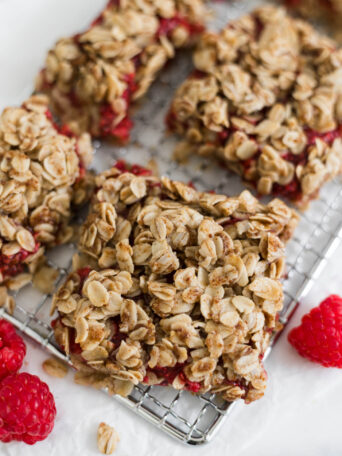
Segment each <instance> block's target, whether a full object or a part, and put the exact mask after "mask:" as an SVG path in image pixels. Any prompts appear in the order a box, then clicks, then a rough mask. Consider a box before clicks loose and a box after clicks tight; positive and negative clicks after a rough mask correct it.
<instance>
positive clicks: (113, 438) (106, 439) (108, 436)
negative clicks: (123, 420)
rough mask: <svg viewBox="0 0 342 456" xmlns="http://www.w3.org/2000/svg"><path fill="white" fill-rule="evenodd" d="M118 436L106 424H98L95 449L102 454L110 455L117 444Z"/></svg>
mask: <svg viewBox="0 0 342 456" xmlns="http://www.w3.org/2000/svg"><path fill="white" fill-rule="evenodd" d="M119 440H120V439H119V434H118V433H117V432H116V430H115V429H114V428H113V427H111V426H109V425H108V424H106V423H100V424H99V427H98V428H97V447H98V449H99V450H100V452H101V453H102V454H112V453H114V451H115V450H116V445H117V444H118V442H119Z"/></svg>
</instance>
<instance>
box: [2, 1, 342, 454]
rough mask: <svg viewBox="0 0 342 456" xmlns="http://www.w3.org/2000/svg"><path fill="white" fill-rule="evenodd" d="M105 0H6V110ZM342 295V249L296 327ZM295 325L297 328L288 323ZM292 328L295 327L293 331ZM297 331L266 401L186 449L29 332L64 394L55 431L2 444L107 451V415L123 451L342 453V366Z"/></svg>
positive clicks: (7, 449)
mask: <svg viewBox="0 0 342 456" xmlns="http://www.w3.org/2000/svg"><path fill="white" fill-rule="evenodd" d="M104 3H105V1H103V0H0V62H1V63H0V65H1V70H0V108H1V109H3V107H5V106H6V105H13V104H17V103H18V104H19V103H20V102H21V101H22V100H23V99H24V98H25V97H26V96H28V95H29V94H30V92H31V90H32V85H33V80H34V77H35V75H36V74H37V71H38V70H39V68H40V67H41V66H42V64H43V61H44V56H45V53H46V50H47V49H48V48H49V47H50V46H51V45H52V44H53V43H54V41H55V40H56V39H57V38H58V37H60V36H63V35H68V34H71V33H74V32H76V31H78V30H80V29H82V28H83V27H84V26H86V25H87V24H88V23H89V21H90V20H91V19H92V18H93V17H94V16H95V15H96V14H97V12H98V11H99V10H100V9H101V7H102V6H103V5H104ZM331 293H340V294H342V249H339V250H338V251H336V252H335V254H334V258H333V260H331V261H330V263H329V265H328V267H327V268H326V269H325V271H324V272H323V274H322V276H321V277H320V279H319V281H318V282H317V283H316V284H315V286H314V288H313V289H312V291H311V293H310V294H309V296H308V297H307V299H306V300H305V302H302V303H301V306H300V308H299V310H298V311H297V312H296V314H295V316H294V317H293V319H292V321H291V323H290V325H289V326H290V327H293V326H294V325H296V324H297V323H298V321H299V320H300V317H301V316H302V314H303V313H305V312H307V311H308V309H309V308H310V307H312V306H314V305H317V304H318V303H319V302H320V300H321V299H323V298H325V297H326V296H327V295H328V294H331ZM288 329H289V328H288ZM287 331H288V330H287ZM287 331H286V332H285V333H284V334H283V335H282V336H281V338H280V340H279V341H278V343H277V345H276V347H275V348H274V350H273V352H272V354H271V357H270V358H269V360H268V361H267V370H268V374H269V386H268V390H267V393H266V396H265V398H264V399H262V400H260V401H258V402H256V403H254V404H252V405H249V406H244V405H242V404H241V405H240V406H239V407H237V408H236V409H235V410H234V411H233V414H232V415H231V417H230V418H228V420H227V421H226V422H225V423H224V425H223V427H222V428H221V430H220V431H219V433H218V435H217V436H216V437H215V439H214V440H213V441H212V442H211V443H210V444H208V445H205V446H202V447H186V446H184V445H182V444H180V443H178V442H176V441H174V440H172V439H171V438H169V437H167V436H166V435H165V434H164V433H162V432H161V431H159V430H157V429H155V428H154V427H153V426H152V425H150V424H148V423H146V422H144V421H143V420H142V419H141V418H139V417H137V416H136V415H134V414H133V413H132V412H131V411H130V410H127V409H125V408H124V406H122V405H120V404H118V403H117V402H116V401H115V400H110V399H108V397H107V396H106V395H105V394H103V393H101V392H98V391H94V390H92V389H88V388H85V387H81V386H77V385H75V384H73V381H72V374H71V373H69V375H68V377H67V378H66V379H54V378H51V377H48V376H47V375H46V374H45V373H44V372H43V370H42V368H41V363H42V362H43V360H44V359H46V358H47V356H48V355H47V353H45V352H44V351H43V350H42V349H40V347H39V346H38V345H36V344H33V343H31V342H30V341H28V340H27V346H28V354H27V357H26V360H25V365H24V368H23V370H25V371H28V372H30V373H32V374H37V375H39V376H40V377H41V378H42V379H43V380H44V381H46V382H47V383H48V384H49V386H50V388H51V390H52V392H53V394H54V396H55V400H56V406H57V411H58V416H57V420H56V424H55V428H54V430H53V433H52V434H51V435H50V436H49V437H48V439H47V440H45V441H44V442H41V443H38V444H36V445H34V446H33V447H30V446H26V445H24V444H21V443H11V444H1V443H0V455H1V456H19V455H20V456H62V455H63V456H81V455H82V456H88V455H89V456H91V455H98V454H99V453H98V451H97V448H96V430H97V426H98V424H99V422H100V421H106V422H107V423H108V424H111V425H113V426H114V427H115V428H116V429H117V431H118V432H119V435H120V438H121V441H120V443H119V445H118V448H117V452H116V453H115V454H117V455H118V456H126V455H127V456H132V455H137V456H138V455H139V456H171V455H173V456H179V455H182V456H193V455H196V456H197V455H198V456H201V455H206V456H214V455H215V456H221V455H225V456H230V455H231V456H249V455H253V456H259V455H260V456H288V455H290V456H292V455H294V456H297V455H298V456H306V455H310V456H323V455H324V456H330V455H332V456H335V455H336V456H337V455H342V432H341V410H342V372H341V371H338V370H336V369H324V368H322V367H320V366H316V365H314V364H311V363H310V362H308V361H306V360H304V359H302V358H300V357H299V356H297V354H296V353H295V352H294V350H293V349H292V348H291V346H290V345H289V344H288V342H287V339H286V334H287Z"/></svg>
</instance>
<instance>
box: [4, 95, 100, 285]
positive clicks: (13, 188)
mask: <svg viewBox="0 0 342 456" xmlns="http://www.w3.org/2000/svg"><path fill="white" fill-rule="evenodd" d="M91 156H92V148H91V143H90V137H89V135H88V134H83V135H82V136H80V137H79V138H76V137H69V136H66V135H65V134H63V133H61V132H60V131H59V128H58V127H57V126H56V125H55V124H54V122H53V120H52V117H51V114H50V113H49V111H48V100H47V97H46V96H45V95H34V96H32V97H31V98H29V99H28V100H26V101H25V102H24V103H23V104H22V106H21V107H18V108H13V107H10V108H6V109H5V110H4V111H3V112H2V114H1V116H0V251H1V253H0V283H2V282H4V281H6V280H8V282H9V283H8V285H9V287H10V288H11V289H16V288H18V286H19V285H20V284H22V285H24V284H26V283H27V282H28V281H29V280H30V278H31V277H30V275H28V274H25V273H24V271H25V266H26V267H27V269H28V271H29V272H31V273H32V272H34V271H35V270H36V269H37V268H38V266H40V265H41V262H42V255H43V253H44V249H45V247H46V246H53V245H56V244H60V243H63V242H66V241H68V240H69V239H70V236H71V234H72V229H71V227H70V226H69V219H70V216H71V214H70V209H71V204H72V203H77V204H82V203H83V202H84V200H85V199H86V197H87V196H88V192H87V186H86V185H85V183H84V179H83V178H84V174H85V167H86V166H87V165H88V164H89V162H90V160H91ZM22 272H23V274H20V273H22ZM18 274H19V275H18ZM52 275H53V274H52ZM14 276H16V277H14Z"/></svg>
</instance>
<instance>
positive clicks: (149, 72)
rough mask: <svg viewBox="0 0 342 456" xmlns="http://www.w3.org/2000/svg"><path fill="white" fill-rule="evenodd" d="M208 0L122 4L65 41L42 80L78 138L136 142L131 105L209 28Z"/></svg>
mask: <svg viewBox="0 0 342 456" xmlns="http://www.w3.org/2000/svg"><path fill="white" fill-rule="evenodd" d="M205 15H206V12H205V9H204V6H203V3H202V0H166V1H165V0H115V1H110V2H109V3H108V5H107V7H106V9H105V10H104V11H103V12H102V14H101V15H100V16H99V17H98V18H97V19H96V20H95V21H94V22H93V23H92V25H91V27H90V28H89V29H88V30H87V31H85V32H84V33H81V34H78V35H75V36H73V37H71V38H63V39H61V40H59V41H58V42H57V44H56V46H55V47H54V48H53V49H52V50H51V51H50V52H49V53H48V56H47V59H46V67H45V68H44V70H43V71H42V72H41V73H40V75H39V77H38V80H37V88H38V90H42V91H44V92H45V93H47V94H48V95H49V97H50V98H51V105H52V108H53V110H54V112H55V113H56V114H57V115H58V116H60V117H61V118H62V121H63V123H65V124H69V126H70V128H71V129H72V130H73V131H74V132H75V133H77V134H79V133H80V132H84V131H88V132H90V133H91V134H92V135H93V136H96V137H109V138H113V139H116V140H119V141H127V140H128V138H129V133H130V129H131V128H132V121H131V119H130V115H129V111H130V106H131V105H132V104H134V103H135V102H136V101H137V100H138V99H140V98H141V97H142V96H143V95H144V94H145V93H146V91H147V90H148V88H149V87H150V85H151V84H152V82H153V81H154V80H155V78H156V75H157V73H158V72H159V70H160V69H161V68H163V67H164V65H165V64H166V63H167V61H168V60H169V59H171V58H172V57H174V55H175V52H176V49H178V48H181V47H184V46H187V45H189V44H190V43H192V42H193V41H194V39H195V38H196V37H197V36H198V35H199V33H200V32H202V30H203V21H204V18H205Z"/></svg>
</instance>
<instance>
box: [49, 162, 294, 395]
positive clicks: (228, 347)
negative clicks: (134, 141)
mask: <svg viewBox="0 0 342 456" xmlns="http://www.w3.org/2000/svg"><path fill="white" fill-rule="evenodd" d="M96 189H97V190H96V192H95V196H94V199H93V204H92V208H91V211H90V214H89V216H88V218H87V220H86V221H85V223H84V225H83V227H82V229H81V235H80V243H79V248H80V251H81V254H80V255H78V256H76V258H75V260H74V270H75V272H73V273H71V274H70V275H69V276H68V277H67V279H66V281H65V283H64V284H63V285H62V286H61V288H60V289H59V290H58V291H57V293H56V295H55V296H54V299H53V307H52V311H55V309H57V311H58V317H57V319H56V320H54V322H53V327H54V329H55V336H56V340H57V342H58V343H59V344H60V345H61V346H62V347H63V349H64V350H65V351H66V353H67V354H70V357H71V360H72V362H73V365H74V366H75V367H76V368H77V369H78V372H77V373H76V381H77V382H79V383H84V384H91V385H93V386H96V387H107V388H108V390H109V391H110V392H111V393H118V394H122V395H127V394H129V392H130V391H131V389H132V387H133V385H134V384H137V383H138V382H142V383H144V384H147V385H162V386H166V385H172V386H173V387H174V388H176V389H183V390H189V391H191V392H193V393H204V392H207V391H211V392H214V393H220V394H221V396H222V397H223V398H224V399H225V400H227V401H233V400H235V399H239V398H243V399H244V400H245V401H246V402H251V401H254V400H256V399H258V398H260V397H261V396H262V395H263V393H264V390H265V387H266V372H265V370H264V367H263V361H262V360H263V355H264V353H265V350H266V349H267V347H268V345H269V342H270V338H271V335H272V333H273V332H274V331H276V330H277V329H279V325H278V323H277V315H278V312H279V311H280V310H281V309H282V306H283V292H282V285H281V282H280V278H281V277H282V275H283V272H284V242H285V241H287V240H288V239H289V238H290V237H291V235H292V232H293V230H294V228H295V226H296V223H297V219H298V216H297V214H296V213H295V212H294V211H293V210H291V209H290V208H288V207H287V206H286V205H285V204H284V203H283V202H281V201H280V200H278V199H274V200H272V201H271V202H270V203H269V204H267V205H266V206H265V205H262V204H261V203H260V202H258V200H257V199H255V198H254V197H253V196H252V195H251V194H250V193H249V192H248V191H244V192H243V193H241V195H240V196H237V197H233V198H228V197H227V196H224V195H218V194H214V193H201V192H198V191H196V190H194V189H193V188H191V187H189V186H187V185H185V184H183V183H181V182H176V181H171V180H170V179H168V178H166V177H163V178H161V179H159V178H157V177H154V176H152V175H151V173H150V172H149V171H148V170H145V169H143V168H141V167H139V166H133V167H131V168H130V167H126V166H125V165H124V164H123V163H122V162H120V163H118V164H117V167H114V168H112V169H110V170H108V171H105V172H103V173H102V174H100V175H99V176H98V177H97V178H96Z"/></svg>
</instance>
